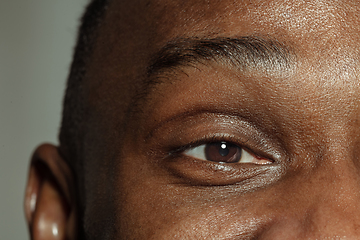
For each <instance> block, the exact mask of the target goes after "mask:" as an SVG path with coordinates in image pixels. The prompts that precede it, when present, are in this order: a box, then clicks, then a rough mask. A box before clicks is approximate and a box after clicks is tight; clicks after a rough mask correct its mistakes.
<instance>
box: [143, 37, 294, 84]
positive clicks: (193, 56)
mask: <svg viewBox="0 0 360 240" xmlns="http://www.w3.org/2000/svg"><path fill="white" fill-rule="evenodd" d="M294 57H295V53H294V51H293V50H292V48H290V47H289V46H286V45H285V44H284V43H282V42H280V41H278V40H276V39H274V38H264V37H259V36H243V37H239V38H213V39H199V38H182V39H181V38H180V39H175V40H174V41H172V42H169V43H168V44H167V45H165V46H164V47H163V48H162V49H161V50H160V51H159V52H158V53H156V54H155V56H154V58H153V59H152V61H151V64H150V65H149V67H148V68H147V76H148V77H151V76H154V75H157V74H161V73H164V72H166V71H172V72H173V71H176V70H181V67H187V66H195V65H196V64H199V63H201V64H205V65H206V64H207V63H208V62H211V61H215V62H217V63H221V64H225V65H230V66H232V67H235V68H236V69H239V70H242V71H244V70H265V71H269V70H275V71H283V70H288V69H290V68H291V67H292V65H293V63H294ZM149 79H151V78H149Z"/></svg>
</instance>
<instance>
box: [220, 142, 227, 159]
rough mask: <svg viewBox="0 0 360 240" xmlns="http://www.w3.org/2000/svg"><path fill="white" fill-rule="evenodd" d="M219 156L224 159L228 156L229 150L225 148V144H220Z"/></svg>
mask: <svg viewBox="0 0 360 240" xmlns="http://www.w3.org/2000/svg"><path fill="white" fill-rule="evenodd" d="M219 154H220V155H221V156H222V157H225V156H227V155H228V154H229V148H228V147H227V146H226V143H221V145H220V149H219Z"/></svg>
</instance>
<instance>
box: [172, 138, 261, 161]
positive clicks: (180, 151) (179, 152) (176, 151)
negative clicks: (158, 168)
mask: <svg viewBox="0 0 360 240" xmlns="http://www.w3.org/2000/svg"><path fill="white" fill-rule="evenodd" d="M214 142H227V143H229V144H233V145H236V146H238V147H240V148H243V149H245V150H247V149H248V148H247V147H244V144H243V143H242V144H239V143H238V142H236V141H234V140H233V138H232V137H229V136H225V135H214V136H211V137H207V138H203V139H199V140H195V141H192V142H190V143H188V144H186V145H183V146H180V147H177V148H176V147H175V149H174V148H173V149H174V150H172V151H170V152H169V155H171V156H175V155H176V156H178V155H182V154H183V153H184V152H185V151H186V150H189V149H191V148H195V147H198V146H200V145H203V144H209V143H214ZM245 142H247V141H245ZM247 151H249V152H251V153H252V154H254V155H255V156H258V155H257V154H255V153H254V151H252V150H247Z"/></svg>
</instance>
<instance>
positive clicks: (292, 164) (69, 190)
mask: <svg viewBox="0 0 360 240" xmlns="http://www.w3.org/2000/svg"><path fill="white" fill-rule="evenodd" d="M359 10H360V9H359V5H358V3H357V2H354V1H321V0H320V1H280V0H279V1H230V0H222V1H220V0H214V1H213V0H212V1H205V0H201V1H183V0H171V1H170V0H151V1H141V0H137V1H115V0H114V1H112V2H111V4H110V6H109V7H108V10H107V13H106V15H105V19H104V22H103V23H102V25H101V27H100V28H99V33H98V39H97V41H96V44H95V48H94V51H93V54H92V56H91V60H90V62H89V64H88V71H87V74H86V76H85V79H86V81H85V82H86V83H87V84H86V86H85V89H84V93H85V99H87V104H88V106H87V107H88V108H90V109H91V114H90V116H89V118H88V119H87V123H86V125H87V126H88V132H87V134H86V138H85V139H86V140H85V142H84V149H85V156H84V159H83V171H82V172H81V173H76V174H74V173H72V171H71V170H70V169H69V167H68V166H67V164H66V163H65V162H66V161H65V160H64V159H63V158H66V156H63V158H62V157H60V156H59V154H58V149H57V148H55V147H53V146H50V145H43V146H41V147H40V148H39V149H37V151H36V153H35V154H34V157H33V161H32V165H31V168H30V175H29V182H28V186H27V192H26V199H25V211H26V216H27V220H28V222H29V228H30V233H31V235H32V239H63V238H64V237H65V236H66V237H67V239H77V237H78V234H79V230H78V229H77V226H78V225H77V223H78V222H79V221H80V220H79V219H82V221H83V222H81V223H80V224H82V225H83V227H84V232H85V236H86V239H356V238H358V237H359V236H360V226H359V224H358V223H359V222H360V214H359V213H360V210H359V209H360V208H359V205H360V204H359V203H360V195H359V193H360V184H359V183H360V179H359V177H360V175H359V167H360V165H359V157H358V156H359V150H358V149H359V148H358V147H357V145H358V143H359V140H360V128H359V125H360V122H359V116H360V105H359V100H360V86H359V83H358V78H359V73H358V70H357V69H358V67H359V58H358V56H359V47H358V46H359V44H360V35H359V28H358V26H359V25H360V22H359V19H360V18H359V17H358V12H359ZM219 39H220V40H221V41H220V42H222V43H223V42H224V41H225V42H226V41H230V42H232V43H233V44H234V45H229V44H228V45H226V44H225V45H221V44H220V45H219ZM189 42H190V43H189ZM199 42H202V43H206V44H204V45H206V46H207V47H206V48H205V47H204V48H202V51H200V52H198V54H195V53H194V49H195V50H196V49H198V48H196V47H195V46H197V45H196V44H197V43H199ZM210 45H211V46H212V47H209V46H210ZM202 46H203V45H202ZM229 46H230V47H229ZM234 46H235V48H234ZM216 47H218V49H216ZM204 51H207V52H206V54H205V52H204ZM256 51H257V53H256V54H254V52H256ZM209 52H210V53H211V54H210V53H209ZM224 52H225V53H224ZM164 53H167V55H166V57H164V58H161V56H165V55H164ZM199 53H201V54H199ZM187 54H190V55H187ZM191 54H192V55H191ZM246 54H247V55H246ZM245 55H246V56H245ZM244 56H245V57H244ZM159 57H160V58H159ZM239 59H240V60H239ZM214 143H217V144H219V143H220V144H225V145H226V144H227V145H228V146H233V149H242V150H243V151H246V153H247V154H248V155H246V156H247V160H246V162H245V163H243V162H235V163H223V162H222V161H221V162H216V161H209V159H207V156H206V155H201V152H202V151H203V150H201V149H202V147H206V146H209V144H214ZM231 144H232V145H231ZM61 147H62V146H60V147H59V149H60V150H59V151H61ZM199 148H200V150H199ZM190 150H194V151H199V152H200V153H199V154H198V153H196V154H198V155H196V154H194V151H190ZM234 151H235V150H234ZM242 154H243V155H242V156H245V154H244V152H242ZM201 157H205V158H203V159H202V158H201ZM45 173H46V174H45ZM74 175H76V176H77V178H76V179H77V181H79V182H80V183H79V184H78V185H79V186H83V188H82V189H80V190H77V189H75V186H76V184H75V183H74V182H75V178H74ZM76 191H81V194H80V197H79V199H76V197H77V196H79V194H76ZM34 202H35V203H34ZM79 209H80V210H81V211H80V212H83V216H82V217H80V216H78V212H79V211H78V210H79ZM54 226H55V227H54ZM54 228H56V229H57V230H56V231H54ZM54 232H55V233H57V234H55V233H54Z"/></svg>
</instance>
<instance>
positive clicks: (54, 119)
mask: <svg viewBox="0 0 360 240" xmlns="http://www.w3.org/2000/svg"><path fill="white" fill-rule="evenodd" d="M87 2H88V1H87V0H31V1H30V0H0V239H1V240H6V239H28V233H27V227H26V224H25V220H24V219H25V218H24V214H23V196H24V188H25V182H26V178H27V168H28V164H29V159H30V155H31V154H32V151H33V150H34V148H35V147H36V146H37V145H38V144H40V143H43V142H51V143H55V144H56V143H57V134H58V129H59V123H60V115H61V102H62V98H63V91H64V88H65V80H66V77H67V74H68V69H69V65H70V62H71V56H72V51H73V47H74V44H75V39H76V33H77V27H78V24H79V19H80V16H81V14H82V12H83V9H84V6H85V5H86V4H87Z"/></svg>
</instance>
